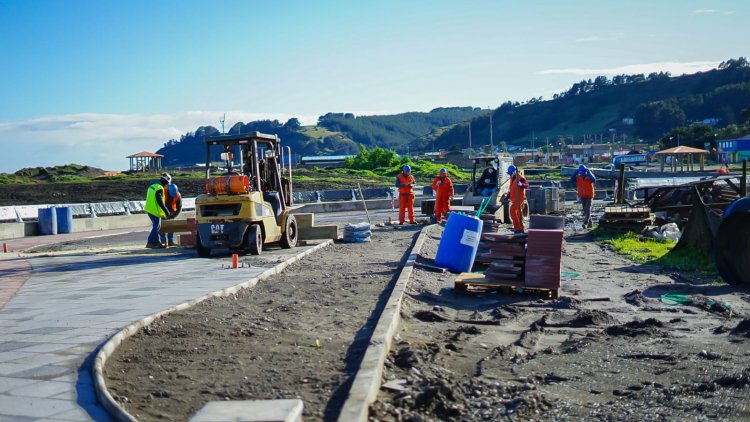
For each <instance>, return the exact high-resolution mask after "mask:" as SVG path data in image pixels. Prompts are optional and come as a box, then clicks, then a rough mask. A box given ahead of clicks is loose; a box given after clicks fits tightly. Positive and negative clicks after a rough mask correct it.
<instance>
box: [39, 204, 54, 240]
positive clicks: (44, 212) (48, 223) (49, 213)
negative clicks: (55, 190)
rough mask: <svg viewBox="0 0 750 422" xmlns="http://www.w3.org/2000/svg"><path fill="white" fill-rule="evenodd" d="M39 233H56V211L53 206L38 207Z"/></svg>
mask: <svg viewBox="0 0 750 422" xmlns="http://www.w3.org/2000/svg"><path fill="white" fill-rule="evenodd" d="M37 217H38V218H39V223H38V225H39V234H46V235H49V234H57V213H56V212H55V209H54V208H39V209H38V210H37Z"/></svg>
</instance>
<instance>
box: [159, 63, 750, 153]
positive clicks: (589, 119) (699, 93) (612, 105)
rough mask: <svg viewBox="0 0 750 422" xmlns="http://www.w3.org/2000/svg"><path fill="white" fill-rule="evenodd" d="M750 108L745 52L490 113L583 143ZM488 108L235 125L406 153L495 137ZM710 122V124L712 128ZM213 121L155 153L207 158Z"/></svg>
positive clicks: (507, 137)
mask: <svg viewBox="0 0 750 422" xmlns="http://www.w3.org/2000/svg"><path fill="white" fill-rule="evenodd" d="M747 109H750V65H748V62H747V60H746V59H745V58H744V57H741V58H739V59H730V60H728V61H726V62H723V63H721V65H720V66H719V68H718V69H715V70H711V71H708V72H702V73H696V74H693V75H683V76H678V77H671V76H670V75H669V74H667V73H651V74H649V75H643V74H638V75H616V76H614V77H612V78H611V79H610V78H607V77H605V76H599V77H596V78H594V79H593V80H592V79H587V80H583V81H580V82H578V83H575V84H573V85H572V86H571V87H570V89H568V90H567V91H565V92H563V93H560V94H555V95H554V96H553V98H552V99H551V100H546V101H544V100H542V98H541V97H539V98H532V99H531V100H529V101H527V102H524V103H519V102H511V101H507V102H505V103H503V104H502V105H501V106H500V107H499V108H497V109H495V110H494V111H493V112H492V139H493V140H494V143H495V144H496V145H498V144H500V143H501V142H506V143H508V144H515V145H529V144H530V143H531V142H532V139H536V140H537V146H540V145H541V144H542V143H543V142H544V141H545V139H547V138H548V139H550V141H556V140H557V139H559V138H563V139H566V142H567V140H570V139H571V138H572V139H573V140H574V142H576V143H578V142H581V141H583V140H584V139H586V140H589V141H594V140H596V139H597V138H599V139H602V138H603V139H604V140H606V139H611V138H616V139H617V140H623V139H625V140H633V139H636V138H637V139H644V140H645V141H647V142H655V141H657V140H659V138H661V137H662V136H664V135H665V133H668V132H669V131H670V130H672V129H673V128H675V127H679V126H684V125H686V124H689V123H691V122H694V121H702V120H704V119H719V120H718V126H719V127H726V126H728V125H734V124H739V123H744V117H743V110H747ZM489 114H490V113H489V112H488V111H486V110H482V109H479V108H474V107H444V108H436V109H434V110H431V111H430V112H428V113H423V112H409V113H401V114H395V115H382V116H355V115H354V114H352V113H327V114H325V115H323V116H320V117H319V118H318V124H317V125H316V126H302V125H300V122H299V120H297V119H296V118H292V119H289V121H287V122H286V123H281V122H279V121H277V120H261V121H254V122H249V123H237V124H236V125H234V126H233V127H232V128H231V129H230V130H229V131H228V133H229V134H236V133H239V132H242V133H246V132H249V131H256V130H257V131H260V132H263V133H275V134H278V135H279V136H280V137H281V139H282V140H283V142H284V144H285V145H289V146H291V147H292V150H293V151H294V153H295V154H298V155H341V154H357V153H358V152H359V145H364V146H366V147H368V148H371V147H375V146H379V147H383V148H391V149H394V150H396V151H398V152H399V153H401V154H406V153H409V152H410V153H415V152H424V151H430V150H435V149H440V148H442V149H455V148H466V147H468V146H469V125H471V137H472V146H473V147H475V148H476V147H479V146H480V145H486V144H489V141H490V118H489ZM708 129H709V130H712V129H711V128H710V127H709V128H708ZM218 133H219V131H218V130H217V129H216V128H214V127H212V126H205V127H200V128H198V129H197V130H196V131H195V132H191V133H187V134H185V135H183V136H182V137H181V138H180V139H179V140H175V139H172V140H170V141H168V142H167V143H166V144H164V147H163V148H161V149H160V150H159V151H157V152H158V153H159V154H164V155H165V159H164V163H165V164H166V165H167V166H171V167H176V166H190V165H194V164H196V163H198V162H202V161H203V154H204V153H205V152H204V147H203V136H204V134H205V135H214V134H218Z"/></svg>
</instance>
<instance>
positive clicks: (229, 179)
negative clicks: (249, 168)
mask: <svg viewBox="0 0 750 422" xmlns="http://www.w3.org/2000/svg"><path fill="white" fill-rule="evenodd" d="M249 191H250V179H248V177H247V176H244V175H234V176H220V177H212V178H210V179H206V193H207V194H209V195H212V194H213V195H226V194H240V193H248V192H249Z"/></svg>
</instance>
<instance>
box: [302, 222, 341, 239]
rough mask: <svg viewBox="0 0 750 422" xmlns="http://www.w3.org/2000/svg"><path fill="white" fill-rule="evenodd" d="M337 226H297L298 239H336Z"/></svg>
mask: <svg viewBox="0 0 750 422" xmlns="http://www.w3.org/2000/svg"><path fill="white" fill-rule="evenodd" d="M338 238H339V228H338V226H335V225H330V226H315V227H304V228H303V227H299V234H298V239H299V240H316V239H338Z"/></svg>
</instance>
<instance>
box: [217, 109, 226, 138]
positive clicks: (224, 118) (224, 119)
mask: <svg viewBox="0 0 750 422" xmlns="http://www.w3.org/2000/svg"><path fill="white" fill-rule="evenodd" d="M226 119H227V114H226V113H224V115H222V116H221V120H219V123H221V134H222V135H223V134H224V122H225V121H226Z"/></svg>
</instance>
